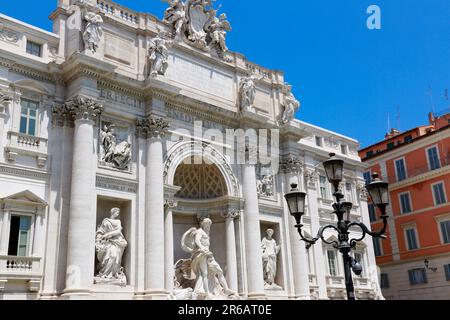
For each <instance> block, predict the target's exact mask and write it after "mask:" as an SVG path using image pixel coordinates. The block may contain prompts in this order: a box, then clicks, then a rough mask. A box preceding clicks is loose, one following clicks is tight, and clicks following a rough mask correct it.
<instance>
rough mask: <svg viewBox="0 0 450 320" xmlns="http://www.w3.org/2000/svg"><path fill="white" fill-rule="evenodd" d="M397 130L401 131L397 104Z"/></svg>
mask: <svg viewBox="0 0 450 320" xmlns="http://www.w3.org/2000/svg"><path fill="white" fill-rule="evenodd" d="M396 129H397V130H398V131H401V130H400V106H399V105H397V128H396Z"/></svg>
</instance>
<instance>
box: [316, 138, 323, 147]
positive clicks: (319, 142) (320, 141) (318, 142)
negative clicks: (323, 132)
mask: <svg viewBox="0 0 450 320" xmlns="http://www.w3.org/2000/svg"><path fill="white" fill-rule="evenodd" d="M316 146H318V147H321V146H322V138H321V137H318V136H316Z"/></svg>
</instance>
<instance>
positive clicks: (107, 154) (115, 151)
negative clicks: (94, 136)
mask: <svg viewBox="0 0 450 320" xmlns="http://www.w3.org/2000/svg"><path fill="white" fill-rule="evenodd" d="M101 145H102V148H103V156H102V161H104V162H105V163H107V164H110V165H112V166H114V167H115V168H116V169H119V170H128V169H129V166H130V163H131V144H130V143H129V142H128V141H122V142H121V143H119V144H118V143H117V136H116V133H115V126H114V125H113V124H111V125H110V126H107V125H105V126H104V127H103V129H102V130H101Z"/></svg>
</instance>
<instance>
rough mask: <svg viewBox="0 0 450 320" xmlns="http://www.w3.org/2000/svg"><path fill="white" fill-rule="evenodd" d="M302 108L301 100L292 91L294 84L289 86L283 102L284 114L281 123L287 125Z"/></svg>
mask: <svg viewBox="0 0 450 320" xmlns="http://www.w3.org/2000/svg"><path fill="white" fill-rule="evenodd" d="M299 108H300V102H299V101H298V100H297V99H296V98H295V96H294V94H293V93H292V86H287V93H286V96H285V98H284V103H283V114H282V116H281V124H282V125H286V124H288V123H289V122H291V121H292V120H293V119H294V117H295V113H296V112H297V110H298V109H299Z"/></svg>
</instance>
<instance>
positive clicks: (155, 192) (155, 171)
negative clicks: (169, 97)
mask: <svg viewBox="0 0 450 320" xmlns="http://www.w3.org/2000/svg"><path fill="white" fill-rule="evenodd" d="M140 126H143V127H145V128H146V131H147V170H146V197H145V199H146V216H145V220H146V221H145V259H146V268H145V270H146V272H145V277H146V281H145V295H146V296H147V297H148V298H149V299H164V298H166V297H167V294H168V292H167V291H166V289H165V288H166V285H165V277H164V274H165V257H164V253H165V250H164V241H165V236H164V229H165V228H164V177H163V140H162V137H163V135H164V133H165V132H166V129H167V127H168V123H167V122H165V121H163V120H162V119H158V118H154V117H150V118H148V119H146V120H144V123H141V124H140Z"/></svg>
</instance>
